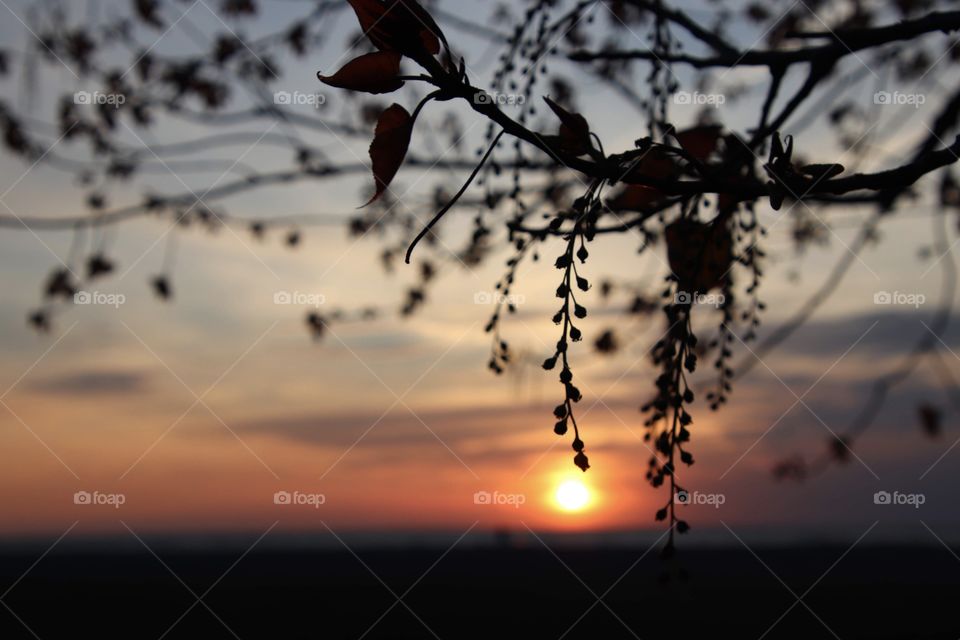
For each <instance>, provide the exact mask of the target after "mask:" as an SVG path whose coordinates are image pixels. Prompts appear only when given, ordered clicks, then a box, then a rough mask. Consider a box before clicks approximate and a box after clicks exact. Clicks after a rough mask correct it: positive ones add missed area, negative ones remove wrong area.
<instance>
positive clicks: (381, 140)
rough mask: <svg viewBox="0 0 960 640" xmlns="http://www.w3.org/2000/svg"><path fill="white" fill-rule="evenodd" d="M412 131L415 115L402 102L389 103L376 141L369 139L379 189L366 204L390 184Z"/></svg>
mask: <svg viewBox="0 0 960 640" xmlns="http://www.w3.org/2000/svg"><path fill="white" fill-rule="evenodd" d="M412 133H413V118H412V117H411V116H410V113H409V112H407V110H406V109H404V108H403V107H401V106H400V105H398V104H393V105H390V106H389V107H388V108H387V109H386V110H385V111H384V112H383V113H381V114H380V119H379V120H377V129H376V131H375V133H374V136H373V142H372V143H370V159H371V160H372V161H373V179H374V180H375V181H376V184H377V190H376V193H374V194H373V197H372V198H370V200H368V201H367V203H366V204H365V205H363V206H367V205H369V204H371V203H372V202H374V201H375V200H377V199H378V198H379V197H380V196H382V195H383V192H384V191H386V190H387V187H388V186H390V182H391V181H392V180H393V177H394V176H395V175H397V171H398V170H399V169H400V165H401V164H403V159H404V157H406V155H407V149H408V148H409V146H410V136H411V134H412Z"/></svg>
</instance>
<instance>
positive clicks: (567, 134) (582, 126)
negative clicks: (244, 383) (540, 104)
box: [543, 96, 593, 156]
mask: <svg viewBox="0 0 960 640" xmlns="http://www.w3.org/2000/svg"><path fill="white" fill-rule="evenodd" d="M543 99H544V101H545V102H546V103H547V106H549V107H550V109H551V110H552V111H553V112H554V113H555V114H556V115H557V117H558V118H560V135H559V136H558V139H559V142H560V146H561V148H562V149H563V150H564V151H566V152H568V153H572V154H573V155H577V156H579V155H583V154H585V153H590V151H591V150H592V149H593V144H592V142H591V141H590V125H589V124H588V123H587V119H586V118H584V117H583V116H582V115H580V114H579V113H572V112H570V111H567V110H566V109H564V108H563V107H561V106H560V105H558V104H557V103H556V102H554V101H553V100H551V99H550V98H548V97H546V96H544V98H543Z"/></svg>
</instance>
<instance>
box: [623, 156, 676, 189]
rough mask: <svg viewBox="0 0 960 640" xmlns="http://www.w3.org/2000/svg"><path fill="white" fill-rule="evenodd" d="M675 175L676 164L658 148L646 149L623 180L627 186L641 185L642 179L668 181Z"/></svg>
mask: <svg viewBox="0 0 960 640" xmlns="http://www.w3.org/2000/svg"><path fill="white" fill-rule="evenodd" d="M676 173H677V164H676V163H675V162H674V161H673V158H672V157H670V155H668V154H667V153H666V152H665V151H664V150H663V149H661V148H660V147H652V148H650V149H648V150H647V151H646V152H645V153H644V154H643V155H642V156H641V157H640V159H639V160H637V161H636V164H635V165H634V167H633V169H631V170H630V172H629V173H627V175H626V176H624V178H623V182H626V183H627V184H637V183H642V182H643V181H644V179H650V178H652V179H654V180H668V179H670V178H672V177H673V176H675V175H676Z"/></svg>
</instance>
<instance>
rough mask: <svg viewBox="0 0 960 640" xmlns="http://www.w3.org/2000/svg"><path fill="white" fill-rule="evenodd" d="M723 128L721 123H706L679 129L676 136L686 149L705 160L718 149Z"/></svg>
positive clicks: (700, 159)
mask: <svg viewBox="0 0 960 640" xmlns="http://www.w3.org/2000/svg"><path fill="white" fill-rule="evenodd" d="M721 130H722V127H721V126H720V125H716V124H706V125H701V126H699V127H694V128H692V129H685V130H684V131H678V132H677V133H676V134H675V137H676V139H677V142H679V143H680V146H681V147H683V150H684V151H686V152H687V153H689V154H690V155H691V156H693V157H694V158H696V159H697V160H699V161H700V162H703V161H705V160H706V159H707V158H708V157H709V156H710V154H711V153H713V152H714V151H715V150H716V148H717V142H719V140H720V131H721Z"/></svg>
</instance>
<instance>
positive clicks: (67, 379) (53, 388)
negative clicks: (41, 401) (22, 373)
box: [28, 370, 150, 396]
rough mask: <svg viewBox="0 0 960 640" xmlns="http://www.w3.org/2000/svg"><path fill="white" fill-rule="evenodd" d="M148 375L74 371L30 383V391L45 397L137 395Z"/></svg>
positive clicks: (145, 383)
mask: <svg viewBox="0 0 960 640" xmlns="http://www.w3.org/2000/svg"><path fill="white" fill-rule="evenodd" d="M149 377H150V376H149V375H148V374H146V373H144V372H141V371H94V370H89V371H74V372H71V373H65V374H60V375H56V376H51V377H47V378H44V379H42V380H38V381H36V382H31V383H30V384H29V385H28V387H29V388H30V389H31V390H32V391H36V392H38V393H43V394H47V395H71V396H73V395H113V394H120V393H135V392H137V393H139V392H142V391H144V390H146V388H147V382H148V380H149Z"/></svg>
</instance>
